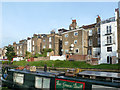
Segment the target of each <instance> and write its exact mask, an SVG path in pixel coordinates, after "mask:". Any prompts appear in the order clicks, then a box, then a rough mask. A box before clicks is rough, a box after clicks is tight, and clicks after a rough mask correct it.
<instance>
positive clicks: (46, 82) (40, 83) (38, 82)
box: [35, 76, 50, 88]
mask: <svg viewBox="0 0 120 90" xmlns="http://www.w3.org/2000/svg"><path fill="white" fill-rule="evenodd" d="M35 88H50V79H49V78H42V77H38V76H36V77H35Z"/></svg>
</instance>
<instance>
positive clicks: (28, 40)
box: [27, 38, 32, 52]
mask: <svg viewBox="0 0 120 90" xmlns="http://www.w3.org/2000/svg"><path fill="white" fill-rule="evenodd" d="M31 42H32V39H31V38H29V39H27V51H28V52H32V43H31Z"/></svg>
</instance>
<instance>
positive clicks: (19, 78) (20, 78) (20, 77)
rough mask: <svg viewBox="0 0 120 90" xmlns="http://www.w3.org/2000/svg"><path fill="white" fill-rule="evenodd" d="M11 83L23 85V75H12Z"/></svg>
mask: <svg viewBox="0 0 120 90" xmlns="http://www.w3.org/2000/svg"><path fill="white" fill-rule="evenodd" d="M13 81H14V82H16V83H19V84H23V82H24V74H19V73H14V75H13Z"/></svg>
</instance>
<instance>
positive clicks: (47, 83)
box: [43, 78, 50, 88]
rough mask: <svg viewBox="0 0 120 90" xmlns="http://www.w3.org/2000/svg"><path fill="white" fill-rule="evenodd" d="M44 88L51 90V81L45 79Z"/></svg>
mask: <svg viewBox="0 0 120 90" xmlns="http://www.w3.org/2000/svg"><path fill="white" fill-rule="evenodd" d="M43 88H50V79H49V78H43Z"/></svg>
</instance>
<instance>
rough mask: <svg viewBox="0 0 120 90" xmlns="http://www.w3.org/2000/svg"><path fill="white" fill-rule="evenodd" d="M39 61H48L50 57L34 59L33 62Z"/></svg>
mask: <svg viewBox="0 0 120 90" xmlns="http://www.w3.org/2000/svg"><path fill="white" fill-rule="evenodd" d="M41 60H50V57H38V58H34V61H41Z"/></svg>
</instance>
